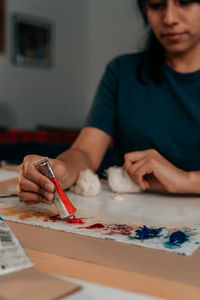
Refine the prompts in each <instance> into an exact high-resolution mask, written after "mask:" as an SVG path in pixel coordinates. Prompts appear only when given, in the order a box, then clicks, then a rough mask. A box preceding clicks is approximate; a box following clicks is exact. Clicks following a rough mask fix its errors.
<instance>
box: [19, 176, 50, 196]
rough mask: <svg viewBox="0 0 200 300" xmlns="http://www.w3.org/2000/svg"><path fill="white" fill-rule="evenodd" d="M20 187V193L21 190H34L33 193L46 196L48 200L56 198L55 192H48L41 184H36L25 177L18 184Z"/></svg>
mask: <svg viewBox="0 0 200 300" xmlns="http://www.w3.org/2000/svg"><path fill="white" fill-rule="evenodd" d="M18 186H19V189H18V193H20V191H23V192H33V193H38V194H40V195H41V196H43V197H44V198H46V199H47V200H48V201H53V199H54V192H47V191H46V190H44V189H42V188H41V187H40V186H38V185H37V184H35V183H34V182H32V181H30V180H27V179H25V178H23V179H22V181H21V182H20V183H19V184H18Z"/></svg>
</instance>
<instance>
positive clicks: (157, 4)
mask: <svg viewBox="0 0 200 300" xmlns="http://www.w3.org/2000/svg"><path fill="white" fill-rule="evenodd" d="M163 6H164V4H163V3H162V2H155V3H150V4H149V7H150V8H151V9H153V10H159V9H161V8H162V7H163Z"/></svg>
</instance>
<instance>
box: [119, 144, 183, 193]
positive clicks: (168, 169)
mask: <svg viewBox="0 0 200 300" xmlns="http://www.w3.org/2000/svg"><path fill="white" fill-rule="evenodd" d="M124 160H125V162H124V166H123V167H124V168H125V169H126V171H127V172H128V174H129V175H130V176H131V178H132V180H133V181H134V182H135V183H136V184H138V185H139V186H140V187H141V188H142V189H143V190H146V189H151V190H156V191H162V192H169V193H188V192H189V191H188V185H189V180H188V177H189V172H186V171H183V170H181V169H179V168H177V167H175V166H174V165H173V164H171V163H170V162H169V161H168V160H166V159H165V158H164V157H163V156H162V155H160V154H159V153H158V151H156V150H154V149H150V150H145V151H135V152H130V153H127V154H125V156H124Z"/></svg>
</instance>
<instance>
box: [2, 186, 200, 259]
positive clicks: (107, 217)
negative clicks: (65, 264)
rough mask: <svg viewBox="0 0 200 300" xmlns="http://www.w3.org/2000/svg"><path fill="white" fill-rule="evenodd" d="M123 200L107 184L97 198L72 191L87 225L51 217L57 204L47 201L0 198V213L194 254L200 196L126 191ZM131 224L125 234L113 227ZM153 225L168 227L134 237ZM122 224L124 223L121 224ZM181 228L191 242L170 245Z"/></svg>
mask: <svg viewBox="0 0 200 300" xmlns="http://www.w3.org/2000/svg"><path fill="white" fill-rule="evenodd" d="M122 196H123V200H117V199H116V197H115V194H114V193H113V192H111V191H110V190H109V188H108V186H106V185H104V186H103V190H102V191H101V193H100V194H99V195H98V196H96V197H90V198H89V197H88V198H87V197H83V196H78V195H76V194H73V193H68V197H69V199H70V200H71V201H72V203H73V205H74V206H75V207H76V208H77V213H76V217H79V218H83V221H84V222H85V224H82V225H80V224H67V223H66V221H56V220H51V219H50V218H49V215H51V216H52V215H56V214H57V213H58V212H57V210H56V207H55V206H54V205H53V206H49V205H46V204H39V205H32V206H27V205H25V204H24V203H22V202H20V201H19V199H18V198H17V197H15V198H6V199H0V214H1V215H2V216H3V218H5V220H11V221H16V222H20V223H24V224H32V225H36V226H40V227H45V228H51V229H55V230H61V231H66V232H73V233H77V234H83V235H87V236H93V237H98V238H102V239H111V240H115V241H118V242H123V243H128V244H134V245H138V246H143V247H149V248H154V249H160V250H165V251H170V252H175V253H180V254H185V255H191V254H192V253H193V252H194V251H195V250H196V249H198V248H199V246H200V244H199V243H200V218H199V215H200V198H199V197H189V196H188V197H182V196H168V195H159V194H147V193H140V194H126V195H125V194H123V195H122ZM95 223H101V224H103V225H104V228H101V229H86V228H85V227H87V226H90V225H92V224H95ZM115 224H117V225H122V224H126V225H129V226H130V228H129V229H130V232H129V234H127V235H126V234H123V233H120V232H118V231H116V230H114V233H113V226H114V227H116V226H115ZM143 225H146V226H149V227H153V228H157V227H165V228H164V229H163V230H162V231H161V234H160V235H161V236H160V237H156V238H150V239H144V240H139V239H136V238H134V239H131V238H130V236H132V237H133V236H135V235H136V232H135V230H137V229H138V227H139V226H143ZM119 227H120V226H119ZM177 230H181V231H183V232H184V233H186V234H187V236H188V238H189V239H188V241H186V242H184V243H183V244H182V245H179V247H178V246H177V247H174V248H173V247H171V248H167V247H166V244H165V243H166V242H168V241H169V235H170V234H171V233H172V232H174V231H177Z"/></svg>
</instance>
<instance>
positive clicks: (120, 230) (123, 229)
mask: <svg viewBox="0 0 200 300" xmlns="http://www.w3.org/2000/svg"><path fill="white" fill-rule="evenodd" d="M132 229H133V227H132V226H129V225H126V224H124V225H121V224H113V225H109V226H108V227H107V230H109V231H108V233H107V234H108V235H113V234H122V235H131V230H132Z"/></svg>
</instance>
